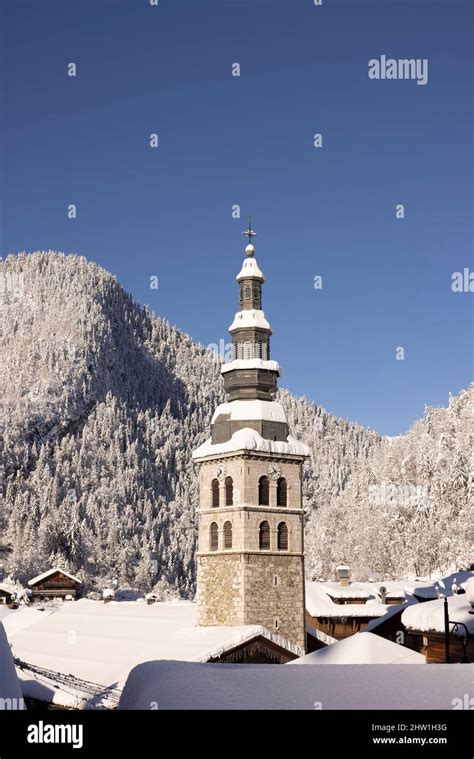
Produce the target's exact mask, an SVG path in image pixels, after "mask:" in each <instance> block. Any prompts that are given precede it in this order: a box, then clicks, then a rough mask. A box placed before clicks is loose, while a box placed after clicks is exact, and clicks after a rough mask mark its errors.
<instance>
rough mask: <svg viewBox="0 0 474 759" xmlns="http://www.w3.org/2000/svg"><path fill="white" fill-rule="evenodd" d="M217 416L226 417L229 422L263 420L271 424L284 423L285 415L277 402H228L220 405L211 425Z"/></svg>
mask: <svg viewBox="0 0 474 759" xmlns="http://www.w3.org/2000/svg"><path fill="white" fill-rule="evenodd" d="M219 416H228V417H229V419H230V420H232V421H234V420H235V421H236V420H250V419H265V420H266V421H271V422H284V423H286V414H285V412H284V411H283V406H282V405H281V404H280V403H278V402H277V401H260V400H250V401H240V400H238V401H230V402H229V403H221V405H220V406H218V407H217V408H216V410H215V411H214V414H213V416H212V423H213V422H215V421H216V419H217V418H218V417H219Z"/></svg>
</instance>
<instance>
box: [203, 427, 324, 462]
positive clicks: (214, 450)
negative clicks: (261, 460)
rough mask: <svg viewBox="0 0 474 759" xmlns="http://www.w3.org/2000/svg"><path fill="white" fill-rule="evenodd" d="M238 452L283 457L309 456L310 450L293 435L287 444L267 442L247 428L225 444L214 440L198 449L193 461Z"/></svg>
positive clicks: (280, 441) (207, 441)
mask: <svg viewBox="0 0 474 759" xmlns="http://www.w3.org/2000/svg"><path fill="white" fill-rule="evenodd" d="M236 451H260V452H262V453H280V454H282V455H283V456H285V455H290V456H304V457H306V456H309V455H310V448H309V446H307V445H305V444H304V443H300V442H299V440H296V438H294V437H293V436H292V435H288V437H287V439H286V442H285V441H282V440H267V439H266V438H263V437H262V436H261V435H260V434H259V433H258V432H257V431H256V430H252V429H250V428H249V427H245V428H244V429H242V430H238V431H237V432H234V434H233V435H232V437H231V439H230V440H227V441H226V442H225V443H216V444H215V445H213V444H212V438H209V439H208V440H206V442H205V443H203V444H202V445H200V446H199V448H196V450H195V451H194V453H193V459H194V460H195V461H196V460H199V459H203V458H206V457H207V456H216V455H219V454H221V453H235V452H236Z"/></svg>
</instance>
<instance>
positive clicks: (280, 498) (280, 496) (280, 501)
mask: <svg viewBox="0 0 474 759" xmlns="http://www.w3.org/2000/svg"><path fill="white" fill-rule="evenodd" d="M286 505H287V503H286V480H285V478H284V477H280V479H279V480H278V482H277V506H286Z"/></svg>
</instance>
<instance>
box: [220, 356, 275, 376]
mask: <svg viewBox="0 0 474 759" xmlns="http://www.w3.org/2000/svg"><path fill="white" fill-rule="evenodd" d="M234 369H266V370H267V371H270V372H278V374H279V375H280V374H281V367H280V364H279V363H278V361H273V360H271V361H264V359H263V358H246V359H244V358H236V359H234V360H233V361H229V362H228V363H227V364H222V366H221V374H225V373H226V372H232V371H234Z"/></svg>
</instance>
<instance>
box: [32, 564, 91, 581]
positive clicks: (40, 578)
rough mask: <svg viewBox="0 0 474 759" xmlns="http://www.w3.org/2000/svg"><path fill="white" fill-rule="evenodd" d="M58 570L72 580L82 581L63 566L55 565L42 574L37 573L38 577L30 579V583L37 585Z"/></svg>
mask: <svg viewBox="0 0 474 759" xmlns="http://www.w3.org/2000/svg"><path fill="white" fill-rule="evenodd" d="M56 572H61V574H63V575H65V576H66V577H69V579H70V580H74V581H75V582H79V583H80V582H81V580H79V578H78V577H74V575H71V574H69V572H66V571H65V570H64V569H61V567H54V568H53V569H48V571H47V572H43V574H41V575H37V577H33V578H32V579H31V580H28V585H36V583H37V582H41V581H42V580H46V578H47V577H50V576H51V575H54V574H55V573H56Z"/></svg>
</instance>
